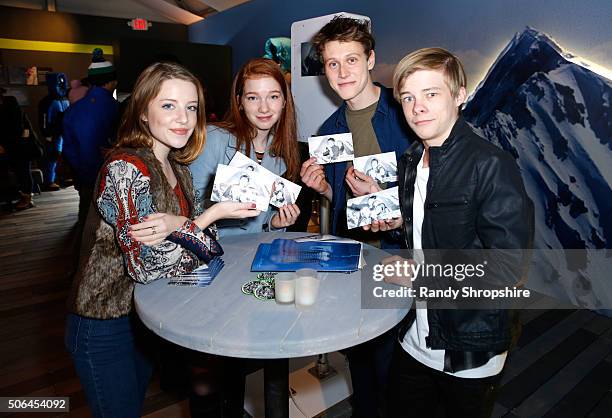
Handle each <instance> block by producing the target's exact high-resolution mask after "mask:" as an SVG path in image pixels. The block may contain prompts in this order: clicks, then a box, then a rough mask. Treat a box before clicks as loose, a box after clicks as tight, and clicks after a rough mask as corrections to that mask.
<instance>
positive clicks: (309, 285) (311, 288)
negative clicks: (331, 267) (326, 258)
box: [295, 269, 319, 308]
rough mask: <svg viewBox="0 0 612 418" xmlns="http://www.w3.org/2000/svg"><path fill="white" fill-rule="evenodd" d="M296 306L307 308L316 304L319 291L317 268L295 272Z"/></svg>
mask: <svg viewBox="0 0 612 418" xmlns="http://www.w3.org/2000/svg"><path fill="white" fill-rule="evenodd" d="M295 274H296V275H297V278H296V279H295V306H296V307H298V308H306V307H309V306H312V305H314V303H315V301H316V300H317V294H318V293H319V276H318V275H317V272H316V270H313V269H300V270H298V271H296V272H295Z"/></svg>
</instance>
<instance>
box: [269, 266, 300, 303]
mask: <svg viewBox="0 0 612 418" xmlns="http://www.w3.org/2000/svg"><path fill="white" fill-rule="evenodd" d="M295 277H296V276H295V273H293V272H286V273H278V274H277V275H276V276H275V277H274V299H276V303H280V304H287V303H293V299H294V298H295Z"/></svg>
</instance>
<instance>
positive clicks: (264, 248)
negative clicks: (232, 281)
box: [251, 239, 361, 272]
mask: <svg viewBox="0 0 612 418" xmlns="http://www.w3.org/2000/svg"><path fill="white" fill-rule="evenodd" d="M360 253H361V244H360V243H347V242H322V241H307V242H295V241H293V240H290V239H275V240H274V241H272V243H270V244H259V247H258V248H257V253H256V254H255V258H254V259H253V263H252V264H251V271H296V270H299V269H302V268H311V269H314V270H317V271H343V272H350V271H355V270H357V269H358V268H359V255H360Z"/></svg>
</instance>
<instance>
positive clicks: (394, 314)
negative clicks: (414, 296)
mask: <svg viewBox="0 0 612 418" xmlns="http://www.w3.org/2000/svg"><path fill="white" fill-rule="evenodd" d="M306 235H309V234H307V233H297V232H294V233H287V232H268V233H260V234H248V235H240V236H232V237H226V238H224V239H222V240H221V245H222V247H223V250H224V252H225V254H224V255H223V257H222V258H223V260H224V262H225V266H224V267H223V269H222V270H221V272H220V273H219V275H218V276H217V277H216V279H215V280H214V281H213V283H212V284H211V285H210V286H208V287H204V288H198V287H176V286H168V284H167V280H163V279H162V280H158V281H156V282H153V283H150V284H147V285H137V286H136V289H135V292H134V302H135V306H136V311H137V312H138V315H139V316H140V318H141V320H142V321H143V323H144V324H145V325H146V326H147V327H148V328H149V329H151V330H152V331H153V332H155V333H156V334H157V335H159V336H160V337H162V338H164V339H166V340H169V341H171V342H173V343H175V344H178V345H180V346H183V347H187V348H190V349H193V350H197V351H202V352H206V353H210V354H218V355H222V356H228V357H240V358H254V359H287V358H290V357H304V356H309V355H315V354H322V353H329V352H332V351H337V350H341V349H344V348H347V347H352V346H355V345H358V344H361V343H363V342H366V341H369V340H371V339H373V338H375V337H377V336H379V335H381V334H383V333H384V332H386V331H387V330H389V329H391V328H392V327H393V326H395V325H396V324H397V323H399V322H400V321H401V319H402V318H403V317H404V316H405V315H406V313H407V312H408V309H409V308H410V306H409V303H410V301H408V302H407V306H405V308H404V309H361V281H362V280H372V266H373V265H374V264H376V263H378V262H379V261H380V260H381V259H382V258H383V257H385V256H386V253H385V252H384V251H382V250H380V249H377V248H374V247H371V246H367V245H364V250H363V251H364V258H365V261H366V266H365V267H364V268H363V269H362V270H361V271H356V272H353V273H350V274H347V273H319V275H320V277H321V283H320V288H319V295H318V298H317V301H316V303H315V305H314V306H313V307H311V308H310V309H309V310H307V311H299V310H297V309H296V308H295V306H294V305H279V304H277V303H276V302H275V301H274V300H271V301H261V300H258V299H256V298H255V297H253V296H248V295H244V294H243V293H242V292H241V286H242V285H243V284H244V283H246V282H247V281H249V280H253V279H255V277H256V275H257V273H254V272H251V271H250V268H251V262H252V260H253V257H254V255H255V252H256V251H257V246H258V245H259V244H260V243H262V242H272V240H274V239H276V238H297V237H303V236H306ZM362 277H363V278H362ZM283 370H285V369H284V368H283Z"/></svg>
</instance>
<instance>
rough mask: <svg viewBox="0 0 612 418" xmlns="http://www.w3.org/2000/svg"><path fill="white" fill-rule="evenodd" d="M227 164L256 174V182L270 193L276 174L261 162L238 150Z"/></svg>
mask: <svg viewBox="0 0 612 418" xmlns="http://www.w3.org/2000/svg"><path fill="white" fill-rule="evenodd" d="M228 166H230V167H235V168H239V169H241V170H247V171H250V172H252V173H255V174H257V177H256V178H257V182H258V183H259V184H260V185H261V187H264V188H265V190H266V193H267V194H268V195H270V194H272V184H273V183H274V182H275V181H276V179H277V177H278V176H277V175H276V174H274V173H273V172H271V171H270V170H268V169H267V168H265V167H263V166H262V165H261V164H259V163H257V162H256V161H253V160H252V159H250V158H249V157H247V156H246V155H244V154H243V153H241V152H240V151H237V152H236V154H234V156H233V157H232V159H231V160H230V162H229V164H228Z"/></svg>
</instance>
